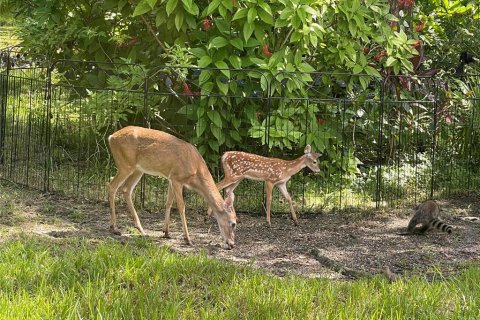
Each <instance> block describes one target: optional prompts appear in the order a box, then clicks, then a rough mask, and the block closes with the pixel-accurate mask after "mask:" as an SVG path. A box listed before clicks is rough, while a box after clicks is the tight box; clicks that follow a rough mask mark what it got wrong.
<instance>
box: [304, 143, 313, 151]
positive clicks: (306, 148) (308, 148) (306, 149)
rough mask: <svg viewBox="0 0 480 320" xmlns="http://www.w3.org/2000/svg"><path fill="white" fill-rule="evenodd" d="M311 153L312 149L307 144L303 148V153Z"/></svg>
mask: <svg viewBox="0 0 480 320" xmlns="http://www.w3.org/2000/svg"><path fill="white" fill-rule="evenodd" d="M311 151H312V147H311V146H310V145H309V144H307V145H306V146H305V150H303V153H310V152H311Z"/></svg>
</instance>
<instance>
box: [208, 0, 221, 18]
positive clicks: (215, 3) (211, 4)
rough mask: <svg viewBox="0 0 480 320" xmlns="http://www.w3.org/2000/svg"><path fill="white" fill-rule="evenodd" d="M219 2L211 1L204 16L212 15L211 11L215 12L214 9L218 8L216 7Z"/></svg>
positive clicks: (219, 0) (217, 0)
mask: <svg viewBox="0 0 480 320" xmlns="http://www.w3.org/2000/svg"><path fill="white" fill-rule="evenodd" d="M220 2H221V0H213V1H212V2H210V4H209V5H208V8H207V13H206V15H207V16H208V15H210V14H212V12H213V11H215V9H217V8H218V6H219V5H220Z"/></svg>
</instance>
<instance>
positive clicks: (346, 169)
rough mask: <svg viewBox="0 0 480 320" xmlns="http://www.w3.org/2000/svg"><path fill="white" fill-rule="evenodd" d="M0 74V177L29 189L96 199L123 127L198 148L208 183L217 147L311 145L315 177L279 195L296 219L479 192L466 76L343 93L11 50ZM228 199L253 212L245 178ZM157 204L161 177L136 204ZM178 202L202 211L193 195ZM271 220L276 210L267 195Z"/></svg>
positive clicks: (288, 155) (293, 78)
mask: <svg viewBox="0 0 480 320" xmlns="http://www.w3.org/2000/svg"><path fill="white" fill-rule="evenodd" d="M0 68H1V72H0V93H1V96H0V103H1V105H0V125H1V127H0V128H1V130H0V175H1V177H2V178H4V179H8V180H11V181H14V182H17V183H20V184H23V185H26V186H29V187H33V188H36V189H41V190H45V191H55V192H62V193H65V194H67V195H70V196H74V197H79V198H83V199H91V200H100V201H104V200H106V198H107V187H108V182H109V181H110V179H111V178H112V177H113V176H114V175H115V168H114V165H113V162H112V159H111V157H110V153H109V150H108V145H107V138H108V136H109V135H110V134H111V133H113V132H114V131H115V130H117V129H119V128H120V127H122V126H125V125H128V124H135V125H140V126H144V127H151V128H154V129H160V130H164V131H166V132H169V133H171V134H173V135H175V136H177V137H179V138H182V139H184V140H186V141H189V142H191V143H193V144H195V145H197V147H198V148H199V150H200V152H201V153H202V155H203V156H204V158H205V159H206V161H207V164H208V165H209V167H210V168H211V171H212V173H213V176H214V179H215V180H216V181H219V180H220V179H221V177H222V168H221V165H220V157H221V155H222V154H223V153H224V152H225V151H228V150H241V151H247V152H252V153H256V154H260V155H263V156H271V157H277V158H282V159H294V158H297V157H299V156H301V155H302V154H303V148H304V147H305V145H307V144H309V145H311V146H312V148H313V150H314V151H315V152H321V153H322V156H321V158H320V167H321V172H320V173H319V174H313V173H311V172H309V171H308V169H304V170H303V171H301V172H300V173H298V174H296V175H294V176H293V177H292V179H291V182H290V183H289V186H288V189H289V191H290V193H291V195H292V198H293V200H294V206H295V209H296V210H297V211H299V212H306V211H312V212H316V211H323V210H333V209H338V208H346V207H361V208H374V207H386V206H397V205H403V204H411V203H413V202H417V201H420V200H423V199H426V198H438V197H445V196H450V195H453V194H458V193H461V194H464V193H469V192H474V191H476V190H477V189H478V186H479V183H480V181H479V179H478V178H477V177H478V176H479V175H478V172H477V171H478V167H479V166H478V164H479V163H478V161H479V160H478V159H479V154H478V153H479V151H478V150H477V148H476V145H477V140H478V139H479V130H480V121H479V120H480V119H479V118H480V117H479V110H478V108H479V106H480V102H479V97H480V89H479V87H478V84H479V83H480V82H479V79H478V77H477V76H462V77H455V78H454V77H448V76H443V77H437V78H418V77H409V78H407V77H390V78H388V79H387V78H386V79H374V78H370V77H367V76H362V79H361V81H358V82H357V83H355V84H353V85H351V83H350V82H351V79H353V75H346V74H323V73H289V72H279V73H277V74H273V75H272V74H270V73H268V72H266V71H262V70H227V69H199V68H195V67H172V66H165V67H158V68H156V69H155V70H144V69H143V68H142V67H141V66H138V65H134V64H129V63H98V62H82V61H56V62H54V63H47V59H45V58H44V57H42V56H36V57H29V58H26V57H24V56H19V53H17V52H15V51H14V50H9V51H4V52H2V54H1V64H0ZM355 79H357V80H358V79H359V77H358V75H355ZM300 87H301V88H303V91H302V92H303V94H302V95H298V94H296V92H297V91H295V90H293V89H292V88H300ZM399 87H401V89H403V90H404V91H406V92H408V93H409V94H408V99H407V98H406V97H404V96H402V95H401V94H399ZM232 92H235V94H233V93H232ZM235 195H236V202H235V206H236V209H237V211H240V212H241V211H255V212H261V210H262V209H261V207H262V203H263V198H264V190H263V184H262V183H261V182H258V181H244V182H242V183H241V184H240V185H239V187H238V188H237V189H236V190H235ZM165 197H166V181H165V180H162V179H158V178H156V177H151V176H148V177H144V178H143V179H142V182H141V183H140V184H139V186H138V187H137V190H136V197H135V198H136V202H137V203H139V204H141V205H143V206H144V207H145V208H148V209H151V210H161V209H162V208H163V207H164V203H165ZM186 199H187V205H188V206H189V207H197V208H204V207H205V204H204V202H203V200H202V199H201V198H200V197H199V196H198V195H196V194H194V193H190V192H187V194H186ZM272 210H273V211H276V212H279V211H287V210H288V206H287V205H286V204H285V203H283V202H282V199H281V196H280V194H279V193H278V192H277V193H275V194H274V201H273V206H272Z"/></svg>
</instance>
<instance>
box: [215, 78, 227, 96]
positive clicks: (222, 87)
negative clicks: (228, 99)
mask: <svg viewBox="0 0 480 320" xmlns="http://www.w3.org/2000/svg"><path fill="white" fill-rule="evenodd" d="M216 82H217V87H218V89H220V91H221V92H222V93H223V94H224V95H227V93H228V83H225V82H223V81H222V77H217V80H216Z"/></svg>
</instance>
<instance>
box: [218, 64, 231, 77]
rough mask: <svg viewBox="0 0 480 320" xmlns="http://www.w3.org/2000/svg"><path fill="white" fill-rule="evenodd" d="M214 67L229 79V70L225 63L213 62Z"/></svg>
mask: <svg viewBox="0 0 480 320" xmlns="http://www.w3.org/2000/svg"><path fill="white" fill-rule="evenodd" d="M215 66H216V67H217V68H218V69H221V70H220V72H221V73H223V74H224V75H225V76H226V77H228V79H230V70H229V69H228V65H227V64H226V63H225V61H215Z"/></svg>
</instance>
